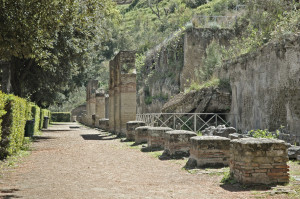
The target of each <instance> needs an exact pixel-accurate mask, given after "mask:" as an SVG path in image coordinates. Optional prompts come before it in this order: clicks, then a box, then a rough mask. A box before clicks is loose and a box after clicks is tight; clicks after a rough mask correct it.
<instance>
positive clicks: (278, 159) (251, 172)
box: [230, 138, 289, 185]
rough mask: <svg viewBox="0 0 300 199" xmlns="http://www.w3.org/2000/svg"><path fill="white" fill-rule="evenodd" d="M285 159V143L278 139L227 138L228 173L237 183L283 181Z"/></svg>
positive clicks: (286, 172)
mask: <svg viewBox="0 0 300 199" xmlns="http://www.w3.org/2000/svg"><path fill="white" fill-rule="evenodd" d="M287 161H288V154H287V146H286V144H285V142H284V141H282V140H276V139H266V138H242V139H238V140H232V141H231V147H230V173H231V176H232V177H233V178H234V179H236V180H237V181H238V182H239V183H242V184H247V185H251V184H277V183H287V182H289V174H288V171H289V169H288V165H287Z"/></svg>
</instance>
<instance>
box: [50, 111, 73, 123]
mask: <svg viewBox="0 0 300 199" xmlns="http://www.w3.org/2000/svg"><path fill="white" fill-rule="evenodd" d="M70 121H71V113H70V112H51V122H70Z"/></svg>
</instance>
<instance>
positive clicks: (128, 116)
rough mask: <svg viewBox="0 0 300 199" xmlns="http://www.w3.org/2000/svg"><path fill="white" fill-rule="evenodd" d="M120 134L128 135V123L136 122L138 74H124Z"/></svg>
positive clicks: (122, 79) (121, 94) (121, 90)
mask: <svg viewBox="0 0 300 199" xmlns="http://www.w3.org/2000/svg"><path fill="white" fill-rule="evenodd" d="M120 103H121V105H120V133H121V134H124V135H125V134H126V123H127V122H129V121H135V120H136V74H122V75H121V86H120Z"/></svg>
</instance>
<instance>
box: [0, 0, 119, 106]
mask: <svg viewBox="0 0 300 199" xmlns="http://www.w3.org/2000/svg"><path fill="white" fill-rule="evenodd" d="M0 4H1V7H0V18H1V20H0V26H1V30H0V35H1V37H0V60H5V61H7V62H9V63H10V67H11V68H12V70H11V71H12V73H13V74H11V76H12V78H11V84H12V89H13V91H12V92H13V93H15V94H16V95H18V96H21V97H24V98H27V99H31V101H34V102H36V104H38V105H40V106H42V107H48V106H49V105H50V104H51V103H53V102H54V101H55V98H56V97H57V95H56V93H57V92H61V93H62V92H65V93H67V92H70V91H72V90H73V89H74V88H75V87H76V86H82V85H83V84H85V82H86V81H87V79H88V78H89V74H90V70H89V68H92V67H93V68H95V67H100V64H101V62H102V61H103V60H104V59H105V57H106V56H108V55H107V51H106V49H107V45H109V42H107V41H108V40H109V38H111V32H112V29H111V28H110V26H111V23H116V20H117V19H118V16H119V12H118V11H117V10H116V9H115V7H114V6H115V4H114V3H113V2H112V1H110V0H87V1H81V0H70V1H58V0H45V1H35V0H28V1H6V0H2V1H0ZM102 52H103V54H102ZM2 76H3V77H6V76H5V75H4V74H2Z"/></svg>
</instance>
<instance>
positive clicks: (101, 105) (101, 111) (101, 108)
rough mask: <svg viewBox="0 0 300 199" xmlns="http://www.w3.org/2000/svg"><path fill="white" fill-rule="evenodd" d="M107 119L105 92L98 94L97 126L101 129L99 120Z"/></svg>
mask: <svg viewBox="0 0 300 199" xmlns="http://www.w3.org/2000/svg"><path fill="white" fill-rule="evenodd" d="M102 118H105V95H104V93H103V92H100V93H96V121H95V124H96V126H97V127H99V120H100V119H102Z"/></svg>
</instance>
